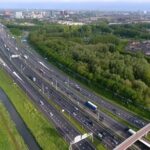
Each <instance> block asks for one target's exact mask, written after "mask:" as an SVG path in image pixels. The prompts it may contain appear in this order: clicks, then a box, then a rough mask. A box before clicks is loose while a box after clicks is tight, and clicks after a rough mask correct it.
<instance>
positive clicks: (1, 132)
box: [0, 102, 27, 150]
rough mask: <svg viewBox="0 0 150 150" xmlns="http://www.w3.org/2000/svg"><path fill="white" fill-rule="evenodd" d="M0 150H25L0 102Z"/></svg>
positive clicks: (25, 147)
mask: <svg viewBox="0 0 150 150" xmlns="http://www.w3.org/2000/svg"><path fill="white" fill-rule="evenodd" d="M0 149H1V150H27V146H26V145H25V143H24V141H23V139H22V137H21V136H20V135H19V133H18V131H17V129H16V128H15V124H14V123H13V121H12V120H11V118H10V116H9V114H8V112H7V111H6V109H5V107H4V105H3V104H2V103H1V102H0Z"/></svg>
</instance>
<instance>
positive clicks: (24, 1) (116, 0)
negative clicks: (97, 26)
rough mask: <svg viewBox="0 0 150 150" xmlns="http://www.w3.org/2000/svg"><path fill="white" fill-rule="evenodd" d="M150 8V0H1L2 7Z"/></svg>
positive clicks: (0, 5) (0, 7) (0, 6)
mask: <svg viewBox="0 0 150 150" xmlns="http://www.w3.org/2000/svg"><path fill="white" fill-rule="evenodd" d="M11 8H12V9H15V8H18V9H22V8H29V9H33V8H35V9H44V8H45V9H88V10H134V11H135V10H150V0H0V9H11Z"/></svg>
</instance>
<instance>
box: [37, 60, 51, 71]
mask: <svg viewBox="0 0 150 150" xmlns="http://www.w3.org/2000/svg"><path fill="white" fill-rule="evenodd" d="M39 64H41V65H42V66H43V67H45V68H46V69H47V70H49V68H48V67H47V66H46V65H45V64H44V63H42V62H41V61H39Z"/></svg>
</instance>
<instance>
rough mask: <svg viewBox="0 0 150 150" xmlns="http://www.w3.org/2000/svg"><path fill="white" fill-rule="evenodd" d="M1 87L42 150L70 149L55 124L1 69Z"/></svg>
mask: <svg viewBox="0 0 150 150" xmlns="http://www.w3.org/2000/svg"><path fill="white" fill-rule="evenodd" d="M0 87H1V88H2V89H3V90H4V91H5V92H6V93H7V95H8V97H9V99H10V100H11V102H12V103H13V105H14V106H15V108H16V110H17V111H18V113H19V114H20V115H21V117H22V119H23V120H24V122H25V123H26V125H27V127H28V128H29V130H30V131H31V133H32V134H33V136H34V138H35V139H36V141H37V143H38V144H39V145H40V147H41V149H43V150H67V149H68V144H67V143H66V142H65V141H64V140H63V139H62V138H61V137H60V135H59V134H58V132H57V131H56V129H55V127H54V126H53V124H52V123H50V122H49V121H48V120H47V119H46V118H45V117H44V116H43V115H42V113H40V112H39V111H38V110H37V109H36V107H35V106H34V105H33V104H32V102H31V100H30V99H29V97H28V96H27V95H26V94H25V93H24V91H23V90H22V89H20V88H19V87H18V86H17V85H14V84H13V81H12V79H11V78H10V76H9V75H8V74H7V73H6V72H5V71H4V70H2V69H0Z"/></svg>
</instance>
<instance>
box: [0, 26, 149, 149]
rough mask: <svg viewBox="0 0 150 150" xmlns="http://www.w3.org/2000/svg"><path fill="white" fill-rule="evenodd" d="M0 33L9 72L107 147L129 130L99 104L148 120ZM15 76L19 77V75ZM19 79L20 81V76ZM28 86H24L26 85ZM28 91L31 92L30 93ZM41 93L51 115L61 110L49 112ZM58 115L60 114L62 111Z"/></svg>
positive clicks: (141, 122)
mask: <svg viewBox="0 0 150 150" xmlns="http://www.w3.org/2000/svg"><path fill="white" fill-rule="evenodd" d="M0 34H1V35H0V43H1V47H0V48H1V53H0V56H1V57H2V58H3V59H4V58H5V60H4V61H6V62H7V65H8V66H9V68H10V70H9V71H10V72H11V73H12V72H14V70H16V71H15V72H17V75H18V74H19V77H21V79H22V80H23V81H24V82H23V83H21V85H22V86H29V87H30V88H31V87H32V88H31V89H34V90H33V91H35V93H38V95H42V94H43V95H45V96H47V97H48V98H50V99H52V100H53V101H54V102H55V103H56V104H57V105H59V106H60V107H61V109H62V110H64V111H66V112H67V113H68V114H69V115H70V116H71V117H73V118H74V119H76V120H77V121H78V122H79V123H80V124H81V125H83V126H84V127H85V128H86V129H87V130H88V131H92V132H93V133H94V135H95V136H96V137H97V138H99V139H100V140H102V141H103V143H104V144H105V146H106V147H107V148H108V149H113V148H114V147H116V146H117V145H118V144H120V143H121V142H122V141H123V140H124V139H125V138H127V137H129V136H130V134H129V133H128V132H127V130H126V129H127V127H126V126H125V125H123V124H121V123H119V122H117V121H115V120H114V119H112V118H111V117H109V116H108V115H106V114H105V113H103V112H102V111H100V110H99V107H98V106H99V105H100V106H102V107H104V108H106V109H107V110H108V111H110V112H112V113H115V115H116V116H118V117H120V118H122V119H124V120H126V121H127V122H129V123H130V124H133V125H134V126H136V127H138V128H141V127H143V126H145V125H146V124H147V123H148V122H147V121H145V120H143V119H141V118H139V117H137V116H135V115H134V114H132V113H130V112H127V111H126V110H123V109H121V108H119V106H117V105H115V104H112V103H110V102H108V101H105V100H103V99H101V98H100V97H98V96H97V95H95V94H93V93H92V92H91V91H89V90H87V89H85V88H84V87H83V86H81V85H79V84H78V83H76V82H75V81H73V80H70V79H69V77H68V76H66V75H65V74H63V73H62V72H61V71H59V70H58V69H56V68H55V67H53V66H52V65H50V64H48V63H47V62H46V61H45V60H43V58H42V57H40V56H39V55H38V54H37V53H36V52H34V51H29V50H27V49H26V48H25V47H24V46H22V45H19V44H18V43H17V42H16V40H15V39H14V38H12V37H11V36H10V35H9V34H8V33H7V32H6V31H5V29H4V28H1V29H0ZM12 69H13V70H12ZM16 79H17V80H18V78H16ZM18 81H19V82H20V81H21V80H18ZM27 83H28V84H27ZM26 84H27V85H26ZM29 87H26V89H28V88H29ZM35 89H36V90H35ZM30 93H31V92H30ZM31 95H32V96H33V94H31ZM33 97H34V96H33ZM41 97H42V100H41V99H40V98H37V99H39V101H38V105H39V106H40V108H41V109H42V110H43V112H45V114H47V116H49V117H50V118H51V119H53V118H54V116H55V115H56V114H57V113H60V114H61V113H63V112H57V113H56V114H55V112H52V111H51V110H50V109H49V107H48V106H50V103H48V102H47V101H46V100H45V99H44V98H43V96H41ZM34 99H36V98H34ZM51 107H52V106H51ZM53 109H54V108H53ZM85 111H86V112H87V114H86V113H85ZM56 118H57V117H56ZM56 118H55V119H53V121H54V122H55V121H56V120H57V119H56ZM61 118H63V115H62V114H61ZM60 120H61V119H60ZM59 122H60V121H58V122H57V123H56V122H55V124H57V125H58V124H59ZM63 122H67V121H66V120H65V121H63ZM108 127H109V128H110V129H109V128H108ZM72 128H73V127H72ZM70 130H71V128H68V127H67V126H65V125H63V131H65V132H70ZM112 130H113V131H112ZM69 136H70V137H71V140H72V139H73V138H74V137H75V136H76V135H75V134H70V135H69ZM83 145H84V144H83ZM89 145H91V144H89ZM81 147H82V146H81ZM89 147H90V146H89ZM91 147H92V146H91ZM136 148H137V146H136ZM137 149H138V148H137Z"/></svg>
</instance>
